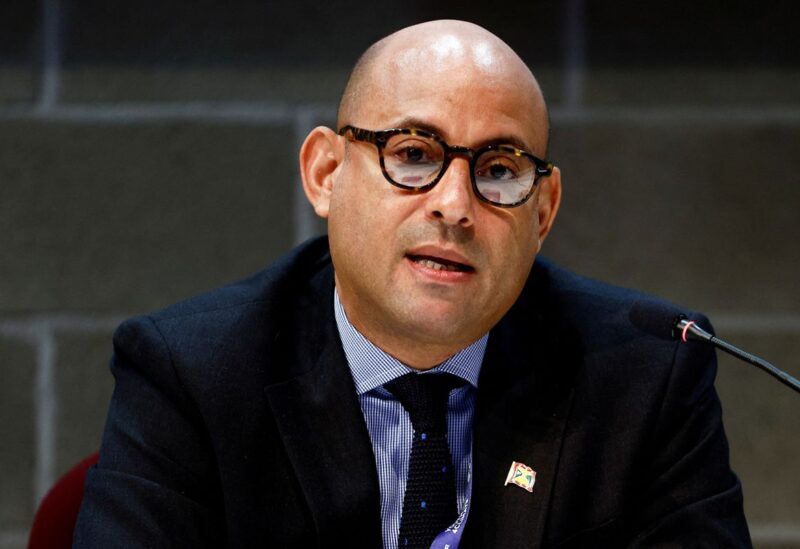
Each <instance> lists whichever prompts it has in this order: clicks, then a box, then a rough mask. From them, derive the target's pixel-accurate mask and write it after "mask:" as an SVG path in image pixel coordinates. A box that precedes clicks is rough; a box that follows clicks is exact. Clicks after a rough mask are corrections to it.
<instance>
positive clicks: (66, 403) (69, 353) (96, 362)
mask: <svg viewBox="0 0 800 549" xmlns="http://www.w3.org/2000/svg"><path fill="white" fill-rule="evenodd" d="M111 335H112V330H108V331H107V332H102V333H93V334H70V333H62V335H60V336H59V337H58V351H59V353H58V363H57V367H56V387H57V391H58V397H57V402H58V422H57V429H56V432H57V441H56V448H57V459H56V469H57V475H59V476H60V475H62V474H64V473H65V472H66V471H68V470H69V469H70V468H71V467H72V466H73V465H75V464H76V463H78V462H79V461H81V460H82V459H83V458H85V457H86V456H87V455H89V454H91V453H92V452H96V451H97V450H99V449H100V441H101V439H102V435H103V427H104V426H105V420H106V413H107V412H108V403H109V401H110V400H111V392H112V391H113V389H114V378H113V377H112V376H111V372H110V371H109V368H108V363H109V359H110V358H111Z"/></svg>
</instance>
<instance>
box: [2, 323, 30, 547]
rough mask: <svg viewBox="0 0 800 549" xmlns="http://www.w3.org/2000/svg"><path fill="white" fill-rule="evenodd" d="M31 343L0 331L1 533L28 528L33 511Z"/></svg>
mask: <svg viewBox="0 0 800 549" xmlns="http://www.w3.org/2000/svg"><path fill="white" fill-rule="evenodd" d="M35 377H36V354H35V349H34V347H33V346H32V345H31V344H29V343H27V342H25V341H22V340H20V339H17V338H13V337H10V336H5V335H0V441H1V442H0V447H1V448H2V449H0V471H2V475H1V476H0V533H2V532H9V531H10V532H14V531H23V530H27V528H28V526H29V525H30V522H31V520H32V519H33V513H34V493H33V491H34V480H33V475H34V466H35V461H36V456H35V444H36V431H35V429H36V425H35V413H34V412H35V404H34V380H35Z"/></svg>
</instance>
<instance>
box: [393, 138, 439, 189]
mask: <svg viewBox="0 0 800 549" xmlns="http://www.w3.org/2000/svg"><path fill="white" fill-rule="evenodd" d="M443 163H444V148H443V147H442V145H441V144H440V143H439V142H438V141H436V140H435V139H431V138H429V137H423V136H419V135H407V134H398V135H394V136H392V137H390V138H389V140H388V141H387V142H386V145H384V147H383V164H384V167H385V168H386V172H387V173H388V174H389V177H390V178H391V179H392V181H394V182H395V183H396V184H398V185H400V186H402V187H409V188H415V187H423V186H425V185H427V184H428V183H430V182H431V181H433V180H434V179H436V176H437V175H439V172H440V171H441V169H442V164H443Z"/></svg>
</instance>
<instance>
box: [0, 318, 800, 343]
mask: <svg viewBox="0 0 800 549" xmlns="http://www.w3.org/2000/svg"><path fill="white" fill-rule="evenodd" d="M131 316H135V315H133V314H109V315H101V316H97V315H91V314H76V313H53V314H35V315H31V316H28V317H6V318H2V317H0V334H2V335H5V336H8V337H17V338H20V339H28V338H29V339H33V338H35V337H36V335H37V334H38V333H40V330H41V329H42V328H43V327H44V328H48V329H51V330H53V331H55V332H59V333H100V332H107V331H110V330H113V329H115V328H116V327H117V326H118V325H119V324H120V323H121V322H123V321H124V320H125V319H127V318H130V317H131ZM708 316H709V318H711V321H712V322H713V324H714V328H715V329H716V330H717V331H718V332H723V331H726V332H730V333H736V334H742V333H749V334H765V333H774V334H794V333H800V314H797V313H792V314H788V313H787V314H783V313H776V314H764V313H721V312H719V313H709V314H708ZM721 335H722V334H721ZM723 337H724V335H723Z"/></svg>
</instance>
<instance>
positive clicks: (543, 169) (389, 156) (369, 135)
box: [339, 126, 553, 208]
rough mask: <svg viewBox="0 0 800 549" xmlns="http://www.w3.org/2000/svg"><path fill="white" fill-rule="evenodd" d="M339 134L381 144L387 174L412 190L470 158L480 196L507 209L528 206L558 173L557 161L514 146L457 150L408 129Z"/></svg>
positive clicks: (421, 188)
mask: <svg viewBox="0 0 800 549" xmlns="http://www.w3.org/2000/svg"><path fill="white" fill-rule="evenodd" d="M339 135H342V136H345V137H346V138H348V139H350V140H352V141H364V142H366V143H372V144H373V145H375V146H376V147H377V148H378V156H379V157H380V164H381V171H382V172H383V176H384V177H385V178H386V180H387V181H388V182H389V183H391V184H392V185H395V186H396V187H400V188H401V189H406V190H409V191H416V192H424V191H427V190H429V189H431V188H433V186H434V185H436V184H437V183H438V182H439V181H440V180H441V179H442V176H443V175H444V173H445V172H446V171H447V168H448V166H449V165H450V162H451V161H452V159H453V157H454V156H457V155H461V156H466V157H468V158H469V167H470V179H471V181H472V189H473V191H475V195H476V196H477V197H478V198H480V199H481V200H483V201H484V202H488V203H489V204H494V205H495V206H500V207H502V208H511V207H514V206H519V205H521V204H524V203H525V202H526V201H527V200H528V199H529V198H530V197H531V195H532V194H533V191H534V188H535V187H536V183H537V181H538V179H539V177H546V176H548V175H550V174H552V173H553V164H552V163H551V162H547V161H546V160H541V159H539V158H537V157H535V156H533V155H532V154H530V153H528V152H525V151H523V150H521V149H518V148H516V147H512V146H511V145H488V146H486V147H481V148H479V149H470V148H467V147H457V146H452V145H448V144H447V143H445V142H444V140H443V139H442V138H440V137H439V136H438V135H436V134H433V133H430V132H427V131H424V130H417V129H408V128H396V129H391V130H381V131H370V130H364V129H361V128H356V127H354V126H345V127H343V128H342V129H341V130H339Z"/></svg>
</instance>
